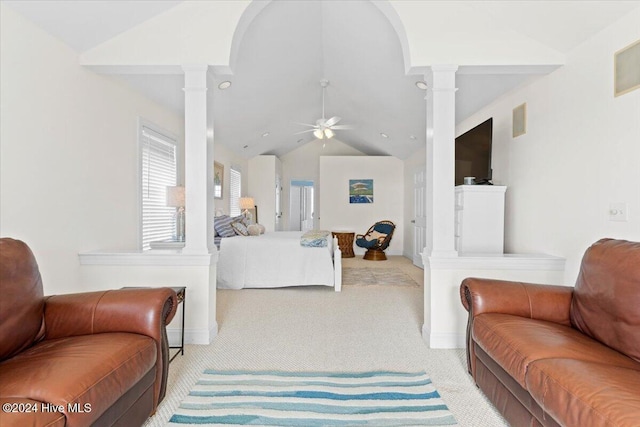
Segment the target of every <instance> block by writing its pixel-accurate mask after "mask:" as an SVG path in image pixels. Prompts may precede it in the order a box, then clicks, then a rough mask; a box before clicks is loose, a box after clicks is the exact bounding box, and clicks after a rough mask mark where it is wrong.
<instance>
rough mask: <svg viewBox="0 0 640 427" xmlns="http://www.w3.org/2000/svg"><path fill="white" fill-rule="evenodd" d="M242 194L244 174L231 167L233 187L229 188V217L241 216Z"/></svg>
mask: <svg viewBox="0 0 640 427" xmlns="http://www.w3.org/2000/svg"><path fill="white" fill-rule="evenodd" d="M241 192H242V173H240V171H239V170H237V169H236V168H234V167H233V166H231V185H230V187H229V215H230V216H238V215H240V213H241V211H240V193H241Z"/></svg>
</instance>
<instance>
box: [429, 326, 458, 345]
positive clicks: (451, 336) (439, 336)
mask: <svg viewBox="0 0 640 427" xmlns="http://www.w3.org/2000/svg"><path fill="white" fill-rule="evenodd" d="M422 339H423V340H424V341H425V343H426V344H427V347H429V348H465V346H466V336H465V334H456V333H432V332H431V331H430V330H429V328H428V327H427V326H426V325H422Z"/></svg>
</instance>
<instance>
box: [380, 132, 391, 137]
mask: <svg viewBox="0 0 640 427" xmlns="http://www.w3.org/2000/svg"><path fill="white" fill-rule="evenodd" d="M380 136H381V137H383V138H389V135H387V134H386V133H384V132H380Z"/></svg>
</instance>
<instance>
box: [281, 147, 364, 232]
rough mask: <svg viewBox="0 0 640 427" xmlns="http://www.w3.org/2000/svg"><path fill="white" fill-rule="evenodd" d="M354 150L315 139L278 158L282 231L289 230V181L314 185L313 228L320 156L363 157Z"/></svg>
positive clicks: (316, 206) (317, 207) (318, 212)
mask: <svg viewBox="0 0 640 427" xmlns="http://www.w3.org/2000/svg"><path fill="white" fill-rule="evenodd" d="M364 155H365V154H364V153H362V152H361V151H358V150H356V149H355V148H353V147H351V146H349V145H347V144H345V143H343V142H341V141H339V140H337V139H336V138H332V139H331V140H330V141H326V140H325V141H323V140H319V139H316V140H314V141H311V142H308V143H306V144H304V145H303V146H301V147H299V148H296V149H295V150H292V151H290V152H288V153H287V154H285V155H283V156H281V157H280V160H281V161H282V186H283V192H282V211H283V212H284V215H283V230H289V197H290V193H289V190H290V186H291V180H292V179H293V180H310V181H313V182H314V184H315V189H314V198H315V201H314V206H315V219H316V221H315V227H316V228H317V227H318V216H319V214H320V192H321V190H320V156H364Z"/></svg>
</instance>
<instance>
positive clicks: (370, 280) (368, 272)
mask: <svg viewBox="0 0 640 427" xmlns="http://www.w3.org/2000/svg"><path fill="white" fill-rule="evenodd" d="M342 282H343V283H344V285H345V286H413V287H419V286H420V285H419V284H418V283H417V282H416V281H415V280H413V279H412V278H411V277H409V275H408V274H406V273H405V272H404V271H402V270H400V269H399V268H396V267H390V268H365V267H343V269H342Z"/></svg>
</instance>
